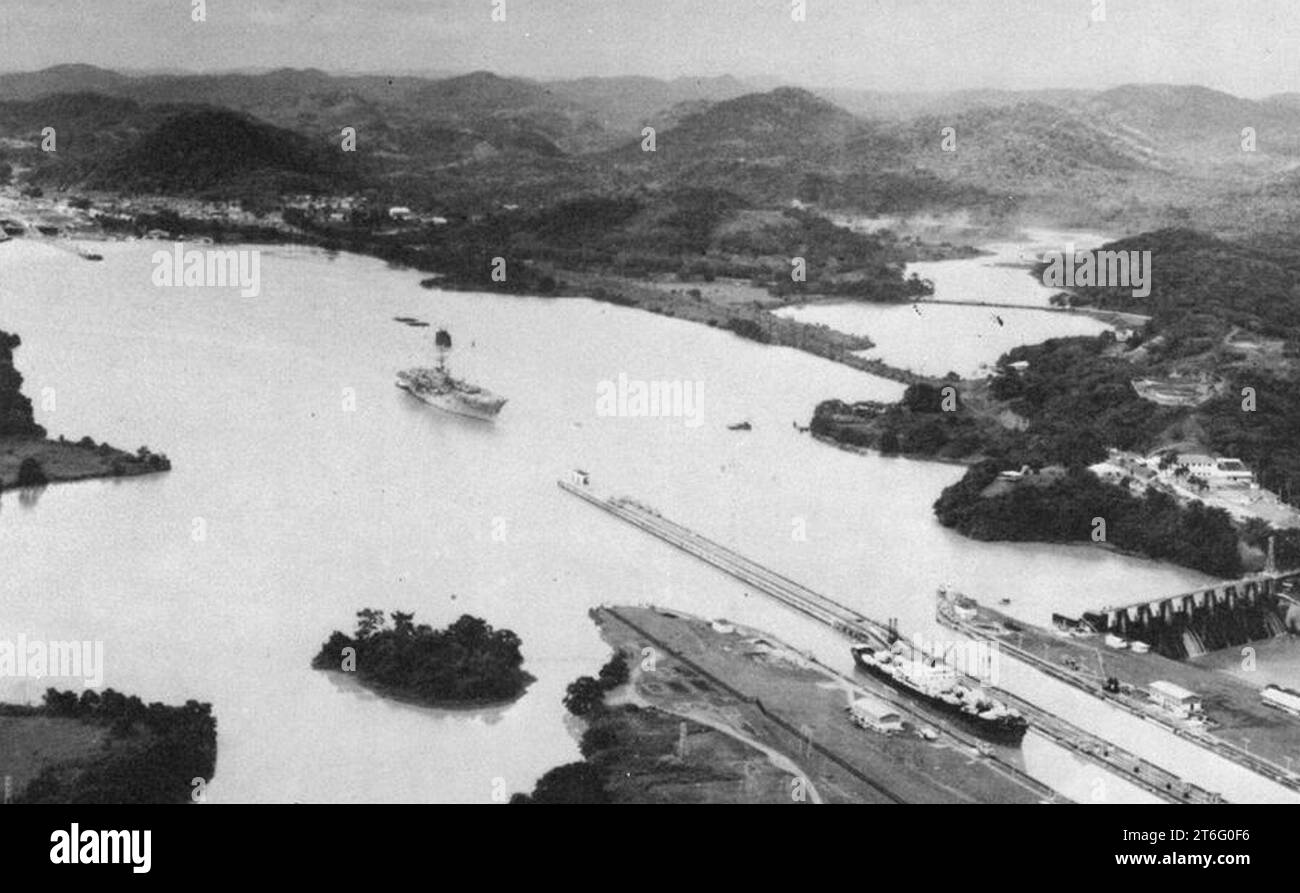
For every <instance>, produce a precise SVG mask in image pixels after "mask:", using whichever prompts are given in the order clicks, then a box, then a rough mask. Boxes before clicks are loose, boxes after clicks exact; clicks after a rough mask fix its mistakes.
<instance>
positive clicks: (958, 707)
mask: <svg viewBox="0 0 1300 893" xmlns="http://www.w3.org/2000/svg"><path fill="white" fill-rule="evenodd" d="M849 650H850V651H851V652H852V654H853V661H854V663H856V664H857V665H858V667H860V668H861V669H862V670H863V671H864V672H866V673H868V674H869V675H871V676H874V677H875V678H877V679H879V680H880V681H881V682H884V683H885V684H886V685H889V686H891V687H892V688H895V689H898V690H899V691H901V692H903V693H904V694H907V695H910V696H912V697H914V698H916V699H917V700H919V701H920V702H922V703H923V704H925V705H927V706H929V707H933V708H935V709H936V710H939V711H941V712H942V713H944V714H946V715H948V716H951V717H954V718H956V719H958V720H960V721H961V722H962V723H963V724H964V725H965V726H966V727H967V728H969V729H970V730H971V731H973V732H975V733H977V734H979V735H982V736H983V737H985V738H988V739H989V740H991V741H996V742H998V743H1000V744H1013V745H1014V744H1019V743H1020V741H1021V739H1022V738H1024V737H1025V732H1026V731H1028V729H1029V723H1028V722H1026V721H1025V718H1024V717H1023V716H1021V715H1020V713H1019V712H1018V711H1016V710H1014V709H1012V708H1010V707H1008V706H1007V705H1006V704H1003V703H1002V702H1001V701H998V700H996V699H994V698H991V697H989V696H988V695H987V694H986V693H985V692H984V691H983V689H980V688H972V687H970V686H968V685H966V684H965V683H963V682H962V680H961V678H960V677H959V676H958V673H957V671H956V670H955V669H954V668H952V667H950V666H949V665H948V664H946V663H944V662H943V661H942V660H940V659H939V658H933V657H926V656H924V655H922V654H920V653H919V652H917V651H916V649H915V648H913V647H912V646H911V645H909V644H908V643H907V642H904V641H898V642H895V643H894V644H893V645H892V646H891V647H889V648H884V647H880V646H875V645H853V646H851V648H850V649H849Z"/></svg>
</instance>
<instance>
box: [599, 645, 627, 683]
mask: <svg viewBox="0 0 1300 893" xmlns="http://www.w3.org/2000/svg"><path fill="white" fill-rule="evenodd" d="M631 676H632V674H631V671H629V670H628V666H627V657H626V656H625V655H624V654H623V652H622V651H616V652H614V656H613V657H611V658H610V659H609V662H608V663H606V664H605V666H603V667H601V668H600V684H601V686H602V687H603V688H604V689H605V690H606V691H608V690H610V689H612V688H618V687H619V686H620V685H622V684H623V683H624V682H627V680H628V679H630V678H631Z"/></svg>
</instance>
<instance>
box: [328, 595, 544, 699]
mask: <svg viewBox="0 0 1300 893" xmlns="http://www.w3.org/2000/svg"><path fill="white" fill-rule="evenodd" d="M390 618H391V621H392V622H391V624H390V623H389V620H390ZM521 645H522V642H521V641H520V639H519V637H518V636H517V635H515V634H514V633H513V632H511V631H510V630H508V629H493V628H492V627H491V626H490V625H489V624H488V623H487V622H486V621H484V620H482V619H480V618H478V617H472V616H470V615H469V614H463V615H461V617H460V619H458V620H457V621H456V622H455V623H453V624H451V625H450V626H448V627H447V628H446V629H443V630H435V629H433V628H432V627H431V626H429V625H427V624H423V623H421V624H419V625H416V623H415V615H414V614H410V613H405V612H402V611H393V612H392V614H391V615H389V616H388V617H386V616H385V615H384V612H383V611H379V610H376V609H374V608H367V609H365V610H362V611H358V612H357V629H356V632H355V633H353V634H352V635H351V636H348V635H346V634H344V633H341V632H339V631H337V630H336V631H335V632H334V633H333V635H331V636H330V638H329V641H327V642H326V643H325V644H324V645H322V646H321V650H320V652H319V653H318V654H317V655H316V657H315V658H314V659H313V660H312V664H311V665H312V667H313V669H317V670H332V671H338V672H344V673H354V674H355V675H356V677H357V679H358V680H359V681H360V682H361V683H362V684H363V685H365V686H366V687H367V688H370V689H372V690H373V691H375V692H377V693H378V694H381V695H384V696H386V697H392V698H396V699H398V700H403V701H410V702H414V703H418V704H423V705H425V706H430V707H445V708H469V707H483V706H488V705H492V704H501V703H505V702H508V701H513V700H515V699H516V698H518V697H519V696H520V695H522V694H523V693H524V690H525V689H526V688H527V687H528V686H529V685H530V684H531V683H532V682H533V681H534V678H533V676H531V675H530V674H528V673H527V672H526V671H524V669H523V662H524V658H523V655H522V654H521V653H520V650H519V649H520V646H521Z"/></svg>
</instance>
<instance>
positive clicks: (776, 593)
mask: <svg viewBox="0 0 1300 893" xmlns="http://www.w3.org/2000/svg"><path fill="white" fill-rule="evenodd" d="M557 483H558V484H559V487H560V489H562V490H564V491H565V492H567V493H571V494H573V495H574V496H577V497H578V498H580V499H582V500H584V501H586V502H588V503H590V504H591V505H593V506H595V507H596V508H599V509H601V510H602V511H605V512H607V513H609V514H610V515H613V516H614V517H616V518H619V519H621V520H623V521H626V522H627V523H629V524H631V525H633V526H635V527H638V528H640V529H641V530H644V531H646V532H647V533H649V534H651V535H653V536H655V537H658V538H659V539H661V540H663V541H664V542H666V543H669V544H670V545H672V546H675V547H677V548H678V549H681V550H682V551H684V552H686V553H688V554H690V555H693V556H695V557H696V558H699V559H701V560H703V561H705V562H707V563H709V564H711V565H713V566H714V567H716V568H718V569H719V570H721V571H724V572H725V573H727V574H730V575H731V576H732V577H735V578H736V579H738V580H740V581H742V582H744V583H746V584H748V585H750V586H752V587H754V588H755V589H756V590H758V591H760V592H762V593H764V594H766V595H768V596H770V597H772V598H774V599H776V600H777V601H780V602H782V603H783V604H785V605H787V606H788V607H791V608H793V609H794V610H796V611H799V612H800V613H802V614H804V615H806V616H808V617H811V618H812V619H814V620H817V621H818V622H820V623H823V624H825V625H827V626H829V627H830V628H831V629H833V630H835V631H836V632H838V633H840V634H841V635H843V636H845V637H847V638H849V639H853V640H856V641H868V642H869V641H877V642H880V643H882V644H886V645H888V644H890V643H892V642H894V641H895V640H896V639H898V638H899V634H898V631H897V629H896V628H895V627H894V626H892V625H889V624H884V623H881V622H879V621H878V620H873V619H872V618H870V617H867V616H866V615H864V614H862V613H860V612H858V611H855V610H853V609H852V608H850V607H848V606H846V605H842V604H840V603H839V602H837V601H835V600H833V599H830V598H827V597H826V596H824V595H821V594H820V593H817V592H814V591H812V590H811V589H809V588H807V587H806V586H803V585H801V584H799V583H796V582H795V581H793V580H791V579H790V578H788V577H786V576H784V575H782V574H778V573H776V572H775V571H773V570H770V569H768V568H766V567H764V566H763V565H761V564H758V563H757V562H755V561H751V560H750V559H748V558H746V557H745V556H743V555H741V554H740V553H738V552H736V551H734V550H732V549H729V548H727V547H726V546H723V545H721V544H720V543H716V542H714V541H713V540H711V539H708V538H707V537H704V536H701V535H700V534H698V533H695V532H694V531H693V530H691V529H690V528H687V527H684V526H682V525H681V524H677V523H675V522H673V521H670V520H668V519H667V518H665V517H663V516H662V515H660V514H659V512H657V511H655V510H654V509H652V508H650V507H649V506H645V505H642V504H640V503H638V502H637V501H635V500H633V499H629V498H627V497H615V496H601V495H599V494H597V493H596V492H595V491H593V489H592V488H591V484H590V480H589V476H588V475H587V474H586V472H582V471H575V472H574V473H573V478H572V480H568V481H566V480H560V481H558V482H557ZM984 687H985V688H987V687H988V686H984ZM998 697H999V698H1001V699H1002V700H1003V701H1005V702H1006V703H1007V704H1008V705H1010V706H1012V707H1015V708H1016V709H1017V710H1019V711H1020V712H1021V714H1022V715H1023V716H1024V717H1025V718H1026V719H1027V720H1028V721H1029V723H1030V725H1031V727H1032V729H1031V731H1035V732H1037V733H1039V734H1041V735H1043V736H1045V737H1047V738H1048V739H1050V740H1052V741H1053V742H1055V743H1056V744H1057V745H1058V746H1060V747H1062V748H1064V749H1066V750H1067V751H1069V752H1071V753H1074V754H1076V755H1077V756H1079V757H1081V758H1083V759H1085V760H1089V761H1091V762H1094V763H1096V764H1098V765H1100V766H1103V767H1104V768H1106V769H1107V770H1109V771H1111V772H1113V773H1115V774H1116V775H1119V776H1120V777H1122V778H1124V779H1125V780H1127V781H1129V782H1130V783H1131V784H1134V785H1136V786H1137V787H1139V788H1141V789H1143V790H1145V791H1147V792H1148V793H1150V794H1153V795H1155V796H1157V797H1159V798H1161V799H1163V800H1166V801H1168V802H1173V803H1218V802H1222V799H1223V798H1222V797H1221V795H1219V794H1218V793H1216V792H1212V791H1208V790H1206V789H1204V788H1202V787H1200V786H1198V785H1195V784H1192V783H1191V782H1188V781H1186V780H1184V779H1182V778H1180V777H1178V776H1177V775H1175V774H1173V773H1172V772H1169V771H1167V770H1165V769H1163V768H1162V767H1160V766H1157V765H1155V764H1154V763H1151V762H1148V761H1147V760H1145V759H1142V758H1141V757H1138V756H1136V755H1134V754H1131V753H1129V752H1127V751H1125V750H1122V749H1121V748H1119V747H1117V746H1115V745H1114V744H1111V743H1110V742H1108V741H1106V740H1105V739H1103V738H1100V737H1098V736H1096V735H1093V734H1091V733H1089V732H1086V731H1084V730H1083V729H1081V728H1079V727H1078V726H1075V725H1072V724H1071V723H1068V722H1066V721H1065V720H1063V719H1061V718H1060V717H1058V716H1055V715H1054V714H1051V713H1048V712H1047V711H1045V710H1042V709H1040V708H1038V707H1037V706H1035V705H1033V704H1031V703H1029V702H1028V701H1024V700H1022V699H1020V698H1017V697H1015V696H1014V695H1011V694H1009V693H1007V692H1004V691H1001V690H999V691H998ZM908 711H909V712H912V713H917V714H920V715H925V713H924V711H922V710H919V709H917V708H915V707H914V706H909V707H908ZM926 719H927V721H929V722H931V723H934V724H944V723H942V721H941V720H938V719H937V718H936V717H933V716H926ZM991 758H996V755H991Z"/></svg>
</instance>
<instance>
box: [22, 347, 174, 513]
mask: <svg viewBox="0 0 1300 893" xmlns="http://www.w3.org/2000/svg"><path fill="white" fill-rule="evenodd" d="M21 343H22V340H21V339H20V338H19V337H18V336H17V335H12V334H10V333H8V332H4V331H0V490H2V489H4V488H6V487H39V486H43V485H45V484H49V483H54V482H57V481H78V480H84V479H86V478H105V477H128V476H131V475H137V474H152V473H153V472H156V471H169V470H171V467H172V465H171V462H170V461H169V460H168V458H167V457H166V456H165V455H163V454H161V453H154V452H151V451H150V450H149V449H148V448H147V447H141V448H140V449H139V450H137V451H136V452H135V453H128V452H126V451H124V450H119V449H117V448H115V447H112V446H109V445H108V444H107V443H98V444H97V443H95V441H93V440H91V439H90V438H89V437H83V438H82V439H81V440H79V441H76V442H73V441H70V440H67V439H66V438H64V437H59V438H57V439H54V438H50V437H48V436H47V435H46V431H45V429H44V428H43V427H41V426H40V425H38V424H36V419H35V416H34V415H33V412H32V401H31V400H30V399H28V398H27V397H26V396H25V395H24V394H23V392H22V384H23V377H22V374H21V373H19V371H18V370H17V369H16V368H15V367H14V350H15V348H17V347H18V346H19V345H20V344H21Z"/></svg>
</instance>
